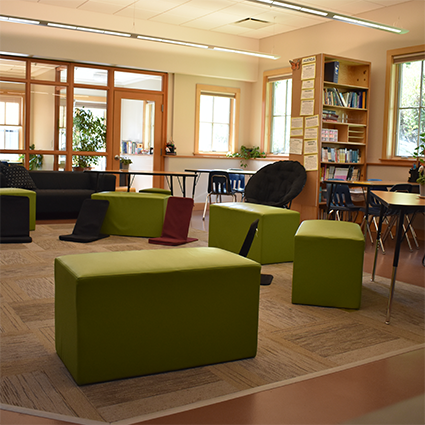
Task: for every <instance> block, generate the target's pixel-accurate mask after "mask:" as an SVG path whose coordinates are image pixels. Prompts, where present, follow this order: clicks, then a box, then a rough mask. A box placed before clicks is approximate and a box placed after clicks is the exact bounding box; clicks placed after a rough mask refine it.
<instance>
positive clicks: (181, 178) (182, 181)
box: [87, 170, 197, 197]
mask: <svg viewBox="0 0 425 425" xmlns="http://www.w3.org/2000/svg"><path fill="white" fill-rule="evenodd" d="M87 172H88V173H98V174H120V175H125V176H128V179H127V192H130V187H131V185H132V183H133V181H134V178H135V176H164V177H165V178H166V180H167V184H168V187H169V188H170V191H171V195H174V190H173V177H176V178H177V182H178V183H179V186H180V189H181V191H182V194H183V197H186V178H187V177H193V193H195V184H196V183H195V180H196V177H197V175H196V174H195V173H193V172H186V171H149V170H146V171H140V170H103V171H97V170H90V171H87Z"/></svg>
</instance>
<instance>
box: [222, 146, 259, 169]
mask: <svg viewBox="0 0 425 425" xmlns="http://www.w3.org/2000/svg"><path fill="white" fill-rule="evenodd" d="M227 156H230V157H232V158H241V167H244V168H246V166H247V165H248V164H247V162H246V161H247V160H248V159H254V158H265V157H266V154H265V152H260V148H259V147H258V146H254V147H252V148H247V147H246V146H244V145H242V146H241V149H240V151H239V152H235V153H231V154H228V155H227Z"/></svg>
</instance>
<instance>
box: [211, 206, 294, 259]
mask: <svg viewBox="0 0 425 425" xmlns="http://www.w3.org/2000/svg"><path fill="white" fill-rule="evenodd" d="M257 218H258V219H259V220H260V221H259V223H258V231H257V234H256V237H255V238H254V241H253V243H252V245H251V249H250V251H249V254H248V258H251V259H252V260H255V261H258V262H259V263H260V264H271V263H282V262H286V261H293V259H294V235H295V232H296V231H297V229H298V226H299V225H300V213H299V212H297V211H292V210H289V209H286V208H278V207H270V206H268V205H259V204H251V203H248V202H226V203H223V204H214V205H211V208H210V223H209V235H208V245H209V246H214V247H218V248H223V249H226V250H228V251H232V252H235V253H238V252H239V251H240V249H241V246H242V243H243V241H244V240H245V237H246V235H247V233H248V229H249V226H250V225H251V223H252V222H253V221H254V220H256V219H257Z"/></svg>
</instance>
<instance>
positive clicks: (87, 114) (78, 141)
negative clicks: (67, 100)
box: [72, 107, 106, 168]
mask: <svg viewBox="0 0 425 425" xmlns="http://www.w3.org/2000/svg"><path fill="white" fill-rule="evenodd" d="M105 147H106V123H105V119H104V118H103V117H95V116H94V115H93V112H92V111H90V110H89V109H85V108H84V107H83V108H76V109H75V112H74V133H73V135H72V148H73V149H74V150H76V151H82V152H98V151H100V150H102V149H105ZM99 161H100V157H99V156H88V155H87V156H85V155H74V156H73V157H72V165H73V166H74V167H79V168H90V167H92V166H93V165H97V164H99Z"/></svg>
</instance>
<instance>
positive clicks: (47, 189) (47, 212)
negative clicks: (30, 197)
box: [0, 165, 116, 220]
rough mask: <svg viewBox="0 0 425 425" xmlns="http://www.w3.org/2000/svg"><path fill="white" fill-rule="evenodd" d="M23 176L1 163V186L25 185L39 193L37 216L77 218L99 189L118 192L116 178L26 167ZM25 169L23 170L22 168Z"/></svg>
mask: <svg viewBox="0 0 425 425" xmlns="http://www.w3.org/2000/svg"><path fill="white" fill-rule="evenodd" d="M9 167H10V168H12V166H9ZM13 168H19V169H20V170H19V173H16V172H15V170H14V173H13V174H19V178H13V177H12V178H11V173H10V170H9V171H8V170H5V168H4V166H3V165H2V166H1V173H0V174H1V182H0V185H1V187H21V188H23V189H29V190H34V191H35V192H36V193H37V199H36V219H37V220H43V219H44V220H46V219H61V218H77V217H78V213H79V212H80V209H81V205H82V204H83V201H84V200H85V199H90V197H91V194H92V193H95V192H103V191H114V190H115V184H116V177H115V175H113V174H98V173H90V172H77V171H27V170H26V169H25V168H24V167H22V166H18V167H17V166H13ZM22 169H23V170H22Z"/></svg>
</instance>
